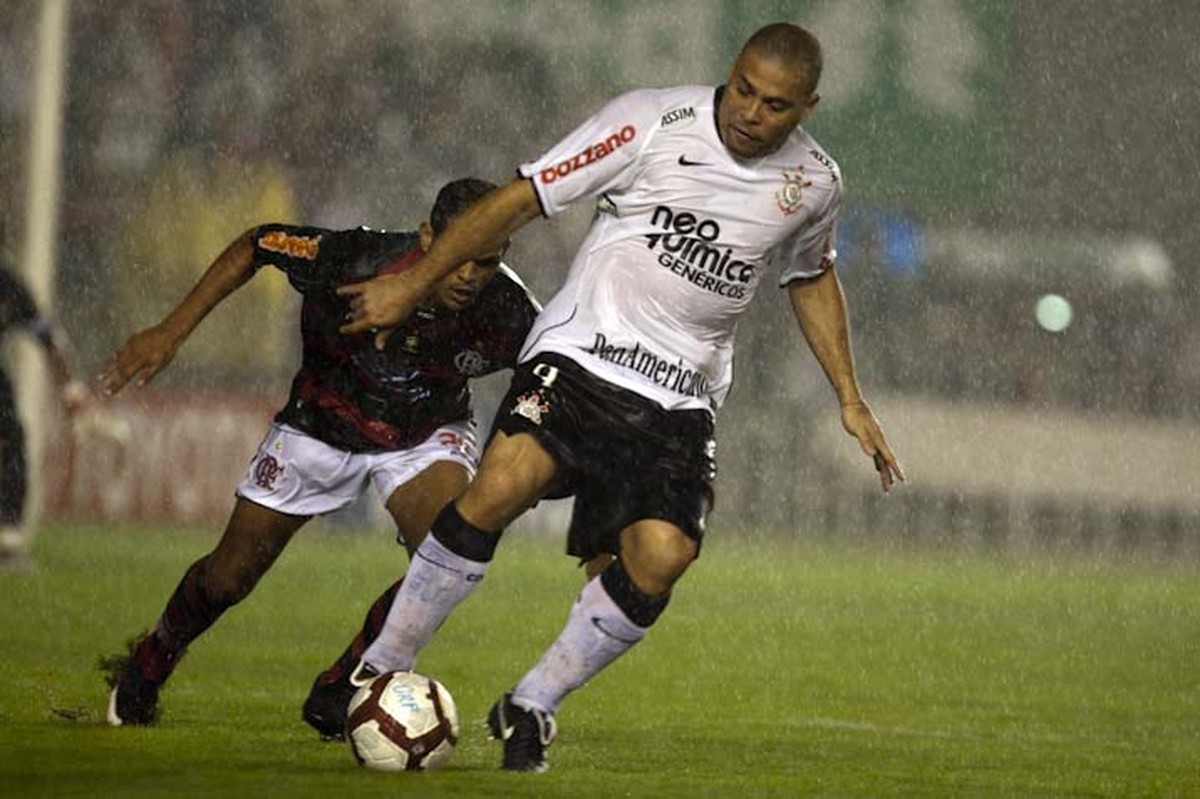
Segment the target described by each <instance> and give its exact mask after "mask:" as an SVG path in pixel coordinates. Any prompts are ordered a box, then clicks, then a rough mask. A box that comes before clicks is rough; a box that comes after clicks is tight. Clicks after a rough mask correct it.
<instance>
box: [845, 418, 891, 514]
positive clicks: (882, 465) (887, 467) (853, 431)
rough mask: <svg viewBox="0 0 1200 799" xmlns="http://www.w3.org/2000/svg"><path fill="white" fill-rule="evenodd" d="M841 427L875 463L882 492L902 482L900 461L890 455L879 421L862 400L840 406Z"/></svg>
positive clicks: (886, 491) (887, 491) (888, 490)
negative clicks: (898, 481) (897, 482)
mask: <svg viewBox="0 0 1200 799" xmlns="http://www.w3.org/2000/svg"><path fill="white" fill-rule="evenodd" d="M842 426H843V427H845V428H846V432H847V433H849V434H850V435H852V436H854V437H855V438H857V439H858V444H859V446H861V447H862V451H863V452H864V453H865V454H866V455H867V457H869V458H871V459H872V460H873V461H875V470H876V471H877V472H879V482H880V484H881V485H882V486H883V492H884V493H885V494H886V493H889V492H890V491H891V490H892V486H893V485H895V483H896V481H897V480H900V481H901V482H903V481H904V470H903V469H902V468H900V461H898V460H896V456H895V455H894V454H893V453H892V448H891V447H889V446H888V443H887V439H886V438H884V437H883V430H882V429H881V428H880V426H879V420H878V419H876V418H875V414H874V413H872V412H871V408H870V406H869V405H867V403H866V402H865V401H863V400H859V401H858V402H852V403H850V404H848V405H843V406H842Z"/></svg>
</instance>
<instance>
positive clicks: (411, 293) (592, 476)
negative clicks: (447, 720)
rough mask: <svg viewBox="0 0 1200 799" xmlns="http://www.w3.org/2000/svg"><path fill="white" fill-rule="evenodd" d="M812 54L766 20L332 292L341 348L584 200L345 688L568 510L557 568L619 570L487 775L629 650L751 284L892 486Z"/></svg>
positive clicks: (422, 633) (403, 647) (680, 517)
mask: <svg viewBox="0 0 1200 799" xmlns="http://www.w3.org/2000/svg"><path fill="white" fill-rule="evenodd" d="M820 73H821V49H820V45H819V43H818V42H817V40H816V39H815V37H813V36H812V35H811V34H810V33H809V32H808V31H806V30H804V29H803V28H800V27H797V26H795V25H791V24H787V23H777V24H773V25H769V26H767V27H765V28H762V29H761V30H759V31H758V32H756V33H755V34H754V35H753V36H751V37H750V39H749V40H748V41H747V42H746V44H745V45H744V47H743V48H742V50H741V52H740V53H739V54H738V56H737V58H736V59H735V61H734V64H733V67H732V69H731V70H730V73H729V76H728V79H727V81H726V83H725V85H724V86H721V87H711V86H687V87H679V88H673V89H648V90H640V91H633V92H630V93H628V94H626V95H623V96H621V97H618V98H617V99H615V100H613V101H612V102H610V103H609V104H608V105H607V106H605V107H604V108H603V109H601V110H600V111H599V113H597V114H596V115H595V116H593V117H592V118H591V119H589V120H588V121H586V122H585V123H584V124H583V125H581V126H580V127H579V128H577V129H576V130H575V131H574V132H572V133H570V134H568V135H567V136H566V138H564V139H563V140H562V141H560V142H559V143H558V144H556V145H555V146H554V147H553V148H552V149H551V150H550V151H549V152H548V153H546V154H545V155H543V156H542V157H541V158H539V159H537V160H535V161H532V162H529V163H526V164H524V165H522V166H521V168H520V173H519V177H518V179H516V180H514V181H513V182H512V183H511V184H509V185H508V186H506V187H505V188H503V189H501V190H500V191H498V192H496V193H494V194H492V195H491V196H490V197H489V198H487V199H485V200H484V201H483V202H481V203H479V204H478V205H476V206H474V208H472V209H471V210H470V211H468V212H467V213H465V214H464V215H463V216H462V217H460V218H459V220H458V221H457V222H456V223H455V224H454V225H452V226H451V227H450V228H449V229H448V230H447V231H446V232H445V234H444V235H443V236H442V237H440V238H439V239H438V240H437V243H436V244H435V246H434V247H433V248H432V249H431V250H430V251H429V252H428V253H426V255H425V257H424V258H423V259H422V261H421V262H420V263H418V264H417V265H415V266H413V267H412V268H411V269H409V270H408V271H406V272H404V273H403V274H401V275H396V276H386V277H380V278H376V279H375V280H372V281H369V282H366V283H362V284H358V285H354V286H349V287H344V288H343V289H341V291H342V292H343V293H344V294H347V295H349V296H350V297H351V298H352V302H351V312H350V314H349V317H348V320H347V324H346V325H345V326H344V327H343V332H346V333H355V332H361V331H364V330H370V329H372V328H378V329H380V332H379V333H378V336H377V341H378V343H380V344H381V343H382V342H383V341H384V340H386V336H387V335H388V328H390V327H392V326H394V325H396V324H398V323H399V322H400V321H401V320H403V319H404V318H406V316H407V315H408V314H409V313H411V312H412V309H413V308H414V306H415V305H416V304H417V303H418V302H419V301H420V299H421V297H422V296H424V295H425V293H426V292H428V291H429V290H430V288H431V287H432V286H433V285H434V284H435V281H436V280H437V279H438V277H439V276H440V275H443V274H445V273H446V272H447V271H449V270H450V269H451V268H452V267H453V265H454V264H456V263H458V262H460V261H462V260H464V259H466V258H468V257H470V256H471V255H472V254H474V253H481V252H487V251H490V250H494V249H495V248H496V247H497V246H499V245H500V244H501V243H502V242H504V241H507V240H508V238H509V236H510V235H511V234H512V233H513V232H515V231H516V230H517V229H519V228H520V227H522V226H523V225H524V224H526V223H527V222H529V221H531V220H532V219H534V218H536V217H538V216H543V215H544V216H554V215H555V214H557V213H558V212H560V211H561V210H562V209H563V208H564V207H565V206H567V205H569V204H570V203H572V202H574V201H576V200H580V199H583V198H594V199H595V200H596V201H597V213H596V215H595V218H594V220H593V222H592V226H591V230H590V232H589V233H588V236H587V238H586V240H585V241H584V242H583V244H582V245H581V246H580V248H579V252H578V254H577V255H576V257H575V261H574V263H573V264H572V266H571V270H570V273H569V274H568V276H567V280H566V283H565V284H564V285H563V287H562V289H561V290H560V291H559V292H558V294H557V295H556V296H555V297H554V298H553V299H552V300H551V301H550V302H549V304H547V306H546V307H545V309H544V311H543V312H542V314H541V316H539V318H538V320H537V321H536V322H535V324H534V327H533V329H532V330H531V331H530V334H529V337H528V338H527V339H526V341H525V345H524V347H523V348H522V352H521V354H520V356H519V361H520V363H519V365H518V367H517V370H516V372H515V374H514V377H513V381H512V385H511V388H510V390H509V393H508V395H507V396H506V398H505V400H504V402H503V403H502V404H501V406H500V408H499V410H498V411H497V415H496V420H495V424H494V432H493V437H492V439H491V441H490V442H489V444H488V447H487V449H486V451H485V453H484V456H483V461H482V464H481V466H480V470H479V473H478V475H477V476H476V478H475V480H474V482H473V483H472V484H471V485H470V487H469V488H468V489H467V490H466V491H465V493H463V494H462V495H461V496H460V497H459V498H458V499H457V500H456V501H455V502H452V503H450V504H448V505H447V506H446V507H445V508H444V509H443V510H442V512H441V514H440V515H439V517H438V519H437V521H436V522H435V523H434V525H433V528H432V531H431V534H430V535H429V536H428V537H427V538H426V539H425V541H424V543H423V544H422V546H421V548H420V550H418V552H417V556H416V557H415V558H414V559H413V563H412V565H411V566H410V568H409V571H408V576H407V579H406V580H405V582H404V584H403V586H402V587H401V589H400V592H399V594H398V596H397V601H396V602H394V603H393V605H392V608H391V610H390V613H389V616H388V618H387V621H386V622H385V624H384V628H383V631H382V632H381V634H380V636H379V637H378V638H377V639H376V641H375V642H374V643H373V644H372V645H371V646H370V647H368V648H367V649H366V651H365V652H364V653H363V660H362V663H361V664H360V669H363V670H366V671H367V672H368V673H369V672H370V671H371V670H379V671H383V670H390V669H408V668H411V667H412V666H413V663H414V660H415V658H416V655H417V653H418V651H419V650H420V649H421V648H422V647H423V646H424V645H425V644H426V643H427V642H428V641H429V640H430V638H431V637H432V636H433V634H434V632H435V631H436V630H437V628H438V627H439V625H440V624H441V623H442V622H443V621H444V620H445V618H446V616H447V615H448V614H449V613H450V611H451V610H452V609H453V608H454V607H455V606H456V605H457V604H458V603H459V602H461V601H462V600H463V599H464V598H465V597H466V596H467V595H468V594H469V593H470V592H471V590H472V589H474V587H475V586H476V585H477V584H478V582H479V580H480V579H482V577H483V575H484V572H485V571H486V569H487V566H488V562H489V561H490V560H491V558H492V555H493V553H494V551H495V547H496V544H497V542H498V540H499V538H500V534H501V532H502V531H503V529H504V528H505V526H506V525H508V524H509V523H510V522H511V521H513V519H515V518H516V517H517V516H518V515H520V514H521V513H522V512H523V511H524V510H525V509H526V508H528V507H530V506H531V505H532V504H533V503H534V502H536V501H537V500H538V499H539V498H542V497H549V496H564V495H572V494H573V495H574V496H575V509H574V514H573V517H572V520H571V528H570V531H569V533H568V551H569V552H570V553H571V554H573V555H576V556H578V557H580V558H584V559H588V558H593V557H594V556H598V555H601V554H603V553H610V554H611V555H614V556H616V557H615V559H614V560H612V561H611V563H610V565H608V566H607V568H605V569H604V570H603V571H601V572H600V574H599V576H598V578H597V579H593V580H591V581H589V582H588V583H587V585H586V586H585V587H584V589H583V591H582V592H581V593H580V594H579V596H578V598H577V599H576V601H575V603H574V606H573V607H572V609H571V612H570V615H569V617H568V620H567V623H566V626H565V627H564V629H563V631H562V633H561V634H560V635H559V637H558V639H557V640H556V641H555V642H554V643H553V644H552V645H551V646H550V648H549V649H548V650H547V652H546V653H545V655H544V656H543V657H542V658H541V660H540V661H539V662H538V663H537V664H536V665H535V666H534V667H533V668H532V669H531V670H530V671H529V672H528V673H527V674H526V675H525V676H524V677H523V678H522V679H520V680H519V681H518V682H517V684H516V687H515V688H514V689H513V690H512V691H511V692H509V693H506V694H504V696H502V697H501V699H500V700H499V701H498V702H497V703H496V705H495V706H494V707H493V708H492V711H491V713H490V714H489V719H488V721H489V726H490V727H491V731H492V734H493V735H494V736H495V737H497V738H500V739H502V740H503V741H504V758H503V767H504V768H506V769H513V770H533V771H541V770H544V769H545V768H546V748H547V746H548V745H549V744H550V742H551V741H552V740H553V738H554V736H555V730H556V723H555V714H556V712H557V711H558V708H559V705H560V704H561V702H562V701H563V699H564V698H565V697H566V695H567V694H568V693H569V692H570V691H572V690H574V689H575V688H578V687H580V686H581V685H583V684H584V683H585V682H587V681H588V680H589V679H590V678H592V677H594V676H595V675H596V674H597V673H599V672H600V671H601V670H602V669H603V668H604V667H605V666H607V665H608V664H609V663H611V662H612V661H613V660H614V659H615V658H617V657H619V656H620V655H621V654H623V653H624V652H626V651H627V650H628V649H629V648H630V647H632V646H633V645H634V644H635V643H637V642H638V641H640V640H641V639H642V637H643V636H644V635H645V634H646V631H647V629H648V628H649V627H650V626H651V625H652V624H653V623H654V622H655V620H656V619H657V618H658V616H659V614H660V613H661V612H662V611H663V609H664V608H665V607H666V605H667V601H668V599H669V598H670V594H671V588H672V586H673V585H674V583H675V582H676V580H678V579H679V578H680V577H681V576H682V575H683V573H684V572H685V571H686V570H687V568H688V566H689V564H690V563H691V562H692V560H694V559H695V558H696V556H697V555H698V554H699V551H700V541H701V538H702V535H703V526H704V518H705V515H706V514H707V513H708V511H709V509H710V508H711V505H712V490H711V480H712V477H713V475H714V464H713V456H714V450H713V447H712V429H713V416H714V413H715V411H716V410H717V409H718V408H719V407H720V405H721V402H722V401H723V400H724V398H725V396H726V394H727V393H728V390H729V385H730V381H731V379H732V355H733V338H734V330H735V326H736V322H737V319H738V317H739V316H740V315H741V313H742V312H743V311H744V310H745V309H746V307H747V304H748V303H749V302H750V299H751V296H752V295H753V294H754V291H755V289H756V287H757V286H758V284H759V282H760V281H762V280H763V279H765V277H766V276H767V274H768V273H769V274H770V275H771V276H772V278H773V279H775V280H777V281H778V284H779V285H780V286H781V287H783V288H785V289H786V290H787V292H788V294H789V297H790V299H791V304H792V308H793V310H794V312H795V316H796V319H797V321H798V322H799V324H800V327H801V329H802V331H803V333H804V336H805V338H806V340H807V342H808V345H809V348H810V349H811V350H812V352H813V353H814V355H815V356H816V358H817V360H818V361H819V362H820V364H821V366H822V368H823V369H824V371H825V374H826V375H827V376H828V378H829V381H830V383H831V384H832V387H833V389H834V392H835V394H836V396H837V399H838V402H839V403H840V405H841V417H842V424H843V426H844V427H845V429H846V431H847V432H848V433H849V434H850V435H852V436H854V437H855V438H856V439H857V440H858V443H859V445H860V446H861V448H862V450H863V452H864V453H865V454H866V455H867V456H868V457H870V458H872V459H874V462H875V467H876V469H877V470H878V472H879V476H880V480H881V483H882V487H883V489H884V490H885V491H888V490H890V489H891V487H892V485H893V483H894V481H895V480H897V479H900V480H903V479H904V476H903V472H902V470H901V467H900V464H899V462H898V461H897V459H896V457H895V455H893V453H892V451H891V449H890V447H889V446H888V444H887V441H886V439H885V438H884V435H883V432H882V431H881V429H880V426H879V424H878V422H877V421H876V419H875V416H874V414H873V413H872V412H871V409H870V408H869V407H868V405H867V403H866V402H865V401H864V399H863V396H862V392H861V391H860V389H859V385H858V380H857V377H856V375H855V369H854V361H853V356H852V353H851V348H850V338H849V334H848V330H847V321H846V309H845V300H844V296H843V294H842V289H841V285H840V283H839V281H838V277H837V274H836V272H835V270H834V259H835V250H834V238H835V224H836V221H837V216H838V212H839V209H840V207H841V204H842V180H841V175H840V172H839V170H838V167H837V165H836V164H835V163H834V161H833V160H832V159H831V158H830V157H829V156H828V155H826V154H825V152H824V151H823V150H822V149H821V148H820V146H819V145H817V143H816V142H815V141H814V140H813V139H812V138H811V137H810V136H809V135H808V134H807V133H806V132H805V131H804V129H803V128H802V127H800V123H802V122H803V121H804V120H805V119H807V118H808V116H809V115H810V114H811V113H812V111H813V109H814V107H815V106H816V104H817V100H818V95H817V92H816V88H817V82H818V79H819V77H820Z"/></svg>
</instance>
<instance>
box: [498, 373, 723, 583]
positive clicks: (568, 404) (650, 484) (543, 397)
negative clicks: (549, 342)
mask: <svg viewBox="0 0 1200 799" xmlns="http://www.w3.org/2000/svg"><path fill="white" fill-rule="evenodd" d="M493 429H494V430H502V431H504V432H505V433H506V434H508V435H514V434H516V433H529V434H530V435H532V436H534V437H535V438H536V439H537V440H538V442H539V443H540V444H541V445H542V446H543V447H544V448H545V449H546V451H547V452H549V453H550V455H551V456H552V457H553V458H554V460H555V461H556V462H557V463H558V466H559V477H558V480H556V482H555V485H554V486H553V488H552V489H551V490H550V491H549V492H547V494H546V498H560V497H566V496H574V497H575V507H574V510H573V511H572V514H571V528H570V531H569V532H568V534H567V552H568V553H570V554H571V555H575V556H576V557H579V558H582V559H583V560H590V559H591V558H592V557H594V556H595V555H598V554H600V553H602V552H608V553H611V554H614V555H615V554H618V548H619V541H618V538H619V534H620V532H621V531H622V530H623V529H625V528H626V527H628V526H629V525H630V524H632V523H633V522H636V521H639V520H641V519H662V520H664V521H668V522H670V523H671V524H674V525H675V526H676V527H678V528H679V529H680V530H682V531H683V532H684V534H686V535H687V536H688V537H689V538H691V539H693V540H694V541H696V543H700V541H701V539H702V538H703V536H704V519H705V517H706V516H707V515H708V513H709V512H710V511H711V510H712V506H713V491H712V481H713V479H714V478H715V477H716V462H715V460H714V458H715V449H716V445H715V442H714V441H713V419H712V415H711V414H709V413H708V412H707V411H703V410H682V411H668V410H666V409H664V408H663V407H662V406H661V405H659V404H658V403H656V402H653V401H651V400H649V399H646V398H645V397H643V396H641V395H640V394H635V393H634V392H632V391H627V390H625V389H623V388H618V387H617V386H614V385H613V384H611V383H608V382H605V381H604V380H601V379H599V378H597V377H595V376H594V375H592V374H590V373H589V372H587V371H586V370H584V369H583V368H582V367H580V366H579V365H578V364H577V363H575V362H574V361H572V360H570V359H569V358H566V357H564V356H561V355H556V354H553V353H544V354H542V355H538V356H536V357H534V358H533V359H531V360H529V361H526V362H525V363H522V364H519V365H518V366H517V368H516V372H515V374H514V375H513V379H512V384H511V386H510V387H509V390H508V394H507V395H505V397H504V401H503V402H501V403H500V407H499V410H497V412H496V421H495V424H494V425H493Z"/></svg>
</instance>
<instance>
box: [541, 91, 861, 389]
mask: <svg viewBox="0 0 1200 799" xmlns="http://www.w3.org/2000/svg"><path fill="white" fill-rule="evenodd" d="M716 94H717V93H716V90H714V89H713V87H711V86H685V87H678V88H673V89H647V90H640V91H634V92H630V93H629V94H625V95H623V96H621V97H618V98H617V99H615V100H613V101H612V102H610V103H609V104H608V105H607V106H605V107H604V108H603V109H602V110H601V111H600V112H599V113H598V114H596V115H595V116H594V117H592V118H591V119H589V120H588V121H587V122H585V123H584V124H583V125H582V126H581V127H579V128H577V129H576V130H575V131H573V132H572V133H571V134H570V135H568V136H567V137H566V138H565V139H563V140H562V141H560V142H559V143H558V144H557V145H555V147H554V148H552V149H551V150H550V152H548V153H546V154H545V155H544V156H542V157H541V158H540V159H538V160H537V161H533V162H531V163H527V164H522V165H521V168H520V173H521V175H522V176H524V177H526V178H529V179H531V180H532V181H533V185H534V188H535V190H536V192H537V195H538V199H539V201H540V202H541V204H542V210H543V211H544V212H545V214H546V215H547V216H553V215H555V214H557V213H559V212H560V211H562V210H563V209H564V208H565V207H566V206H567V205H569V204H570V203H572V202H574V201H575V200H578V199H579V198H581V197H596V198H598V202H597V213H596V216H595V218H594V219H593V221H592V225H591V229H590V231H589V232H588V235H587V238H586V239H585V240H584V242H583V244H582V245H581V246H580V248H579V253H578V254H577V255H576V256H575V262H574V263H573V264H572V265H571V271H570V273H569V274H568V276H567V280H566V282H565V283H564V284H563V287H562V289H561V290H560V291H559V292H558V294H556V295H555V296H554V298H553V299H551V300H550V302H549V304H547V305H546V307H545V309H544V310H543V311H542V313H541V315H540V316H538V319H537V321H536V322H535V323H534V326H533V329H532V330H531V331H530V334H529V337H528V338H527V339H526V341H525V346H524V348H523V350H522V352H521V355H520V359H521V360H522V361H527V360H529V359H530V358H532V357H533V356H534V355H536V354H537V353H540V352H557V353H561V354H562V355H565V356H567V357H568V358H571V359H572V360H574V361H576V362H577V363H579V364H581V365H582V366H583V367H584V368H586V369H587V370H588V371H590V372H591V373H592V374H595V375H596V376H598V377H600V378H601V379H604V380H607V381H608V382H610V383H614V384H616V385H618V386H621V387H623V388H626V389H629V390H631V391H635V392H637V393H638V394H641V395H643V396H645V397H648V398H650V399H652V400H654V401H656V402H658V403H659V404H661V405H662V406H663V407H665V408H668V409H679V408H706V409H709V410H715V409H716V408H718V407H720V405H721V403H722V402H723V401H724V399H725V396H726V395H727V394H728V393H729V387H730V384H731V382H732V380H733V339H734V333H735V330H736V327H737V320H738V317H739V316H740V315H741V314H742V312H743V311H744V310H745V309H746V307H747V305H748V304H749V302H750V299H751V297H752V296H753V295H754V291H755V289H756V288H757V287H758V284H759V281H760V280H762V277H763V273H764V272H765V271H766V270H767V269H768V268H771V269H772V270H774V272H775V274H776V275H777V278H778V282H779V285H781V286H783V285H786V284H787V283H788V282H789V281H791V280H794V279H796V278H805V277H813V276H815V275H818V274H820V273H821V272H822V271H823V270H825V269H828V268H830V267H831V266H832V265H833V259H834V255H835V253H834V236H835V230H834V223H835V221H836V219H837V215H838V211H839V209H840V207H841V198H842V184H841V178H840V175H839V172H838V168H837V165H836V164H835V163H834V162H833V161H832V159H830V158H829V156H827V155H826V154H825V153H824V151H823V150H821V148H820V147H819V146H818V145H817V143H816V142H815V141H814V140H813V139H812V138H811V137H810V136H809V135H808V134H807V133H805V132H804V131H803V130H801V129H799V128H798V129H797V130H796V131H795V132H794V133H792V135H791V136H790V137H789V138H788V139H787V141H786V142H784V144H783V145H782V146H781V147H780V148H779V149H778V150H776V151H775V152H774V153H772V154H770V155H768V156H765V157H763V158H761V159H758V160H754V161H743V160H739V159H736V158H734V156H733V155H732V154H731V153H730V152H729V151H728V150H726V149H725V145H724V144H722V143H721V139H720V138H719V137H718V135H717V128H716V117H715V113H714V112H715V106H716Z"/></svg>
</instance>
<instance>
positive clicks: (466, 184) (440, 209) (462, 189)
mask: <svg viewBox="0 0 1200 799" xmlns="http://www.w3.org/2000/svg"><path fill="white" fill-rule="evenodd" d="M497 188H498V187H497V186H496V184H495V183H489V182H488V181H486V180H480V179H479V178H459V179H458V180H452V181H450V182H449V183H447V184H446V185H445V186H442V189H441V191H439V192H438V195H437V199H436V200H434V201H433V210H432V211H430V212H429V224H430V226H431V227H433V234H434V235H435V236H440V235H441V234H442V231H444V230H445V229H446V226H447V225H449V224H450V220H451V219H453V218H454V217H456V216H458V215H459V214H461V213H462V212H463V211H465V210H467V208H469V207H470V206H471V205H473V204H474V203H476V202H477V201H479V200H480V199H482V198H483V196H484V195H486V194H490V193H491V192H493V191H495V190H496V189H497Z"/></svg>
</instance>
